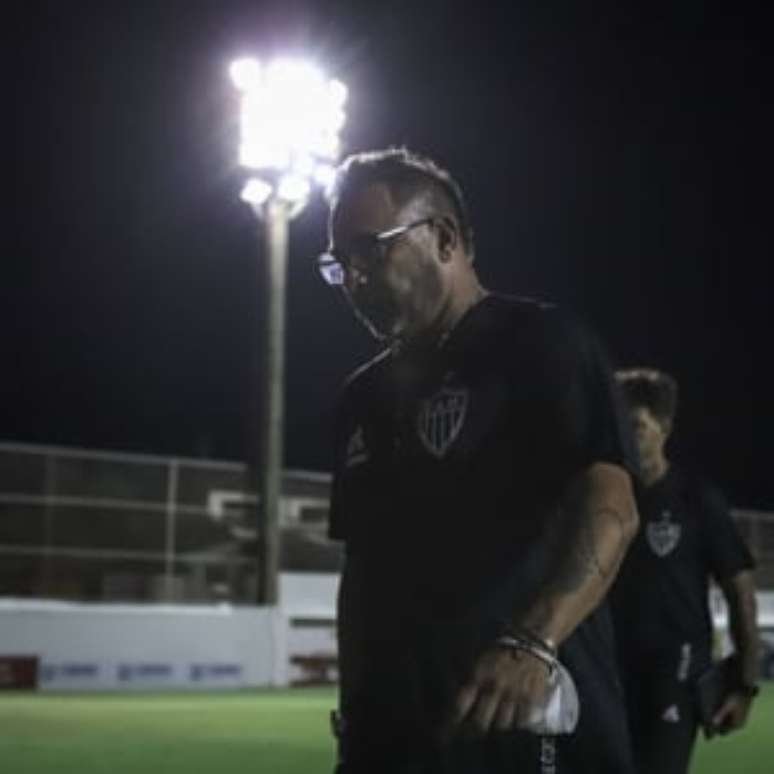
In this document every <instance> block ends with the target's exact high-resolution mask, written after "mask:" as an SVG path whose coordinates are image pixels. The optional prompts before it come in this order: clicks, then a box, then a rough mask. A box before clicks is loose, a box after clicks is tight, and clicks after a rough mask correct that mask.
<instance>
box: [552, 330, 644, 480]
mask: <svg viewBox="0 0 774 774" xmlns="http://www.w3.org/2000/svg"><path fill="white" fill-rule="evenodd" d="M555 335H558V336H560V340H559V341H558V342H557V344H556V353H555V355H554V357H555V358H556V363H555V371H556V374H557V377H556V378H557V379H558V380H559V382H560V383H559V384H558V385H557V387H558V389H557V390H556V393H555V395H556V402H555V406H554V407H553V409H552V415H553V416H554V422H555V427H554V430H555V432H556V438H557V443H558V444H559V449H558V452H559V458H560V459H565V460H566V461H567V465H568V466H569V468H571V469H569V470H567V471H566V472H567V473H569V474H571V473H573V472H576V471H578V470H581V469H584V468H586V467H588V466H589V465H591V464H593V463H595V462H608V463H611V464H614V465H619V466H621V467H623V468H625V469H626V470H627V471H629V472H630V473H631V474H632V475H634V476H636V475H637V472H638V463H637V455H636V451H635V447H634V443H633V439H632V436H631V431H630V426H629V422H628V420H627V417H626V413H625V410H624V404H623V400H622V397H621V394H620V390H619V388H618V386H617V385H616V383H615V380H614V378H613V371H612V367H611V365H610V361H609V359H608V356H607V354H606V352H605V350H604V347H603V346H602V344H601V342H600V341H599V339H598V338H597V336H596V335H595V334H594V333H593V332H592V331H590V330H589V329H588V328H586V327H585V326H583V325H582V324H580V323H578V322H577V321H572V320H567V319H566V318H565V319H564V320H563V321H562V322H561V327H560V328H559V329H558V331H557V334H555Z"/></svg>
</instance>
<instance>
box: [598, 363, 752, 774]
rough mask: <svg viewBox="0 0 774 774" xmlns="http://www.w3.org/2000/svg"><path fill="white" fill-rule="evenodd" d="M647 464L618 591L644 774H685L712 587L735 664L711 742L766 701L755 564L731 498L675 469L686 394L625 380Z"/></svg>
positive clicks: (706, 661)
mask: <svg viewBox="0 0 774 774" xmlns="http://www.w3.org/2000/svg"><path fill="white" fill-rule="evenodd" d="M616 378H617V381H618V383H619V384H620V386H621V389H622V392H623V396H624V402H625V404H626V405H627V407H628V411H629V415H630V418H631V422H632V425H633V430H634V438H635V442H636V445H637V449H638V452H639V458H640V471H641V480H640V482H638V484H636V485H635V492H636V497H637V508H638V511H639V514H640V531H639V533H638V535H637V537H636V538H635V540H634V542H633V544H632V546H631V549H630V550H629V552H628V554H627V557H626V559H625V560H624V563H623V566H622V568H621V571H620V573H619V576H618V578H617V580H616V583H615V585H614V588H613V591H612V595H611V596H612V606H613V614H614V621H615V628H616V638H617V645H618V650H619V663H620V668H621V675H622V679H623V683H624V693H625V696H626V703H627V709H628V718H629V728H630V733H631V737H632V745H633V749H634V757H635V763H636V765H637V770H638V774H685V772H686V771H687V770H688V765H689V762H690V758H691V752H692V750H693V746H694V742H695V740H696V734H697V729H698V726H699V715H698V712H697V680H698V678H699V677H700V676H701V675H702V674H704V673H706V671H707V669H708V668H709V667H710V665H711V663H712V655H713V654H712V650H713V647H712V646H713V632H712V619H711V617H710V610H709V597H708V592H709V583H710V579H712V580H714V581H715V582H716V583H717V584H718V585H719V586H720V588H721V589H722V592H723V595H724V597H725V600H726V602H727V605H728V612H729V625H730V633H731V638H732V640H733V644H734V648H735V652H736V656H735V659H734V660H733V674H731V675H730V680H729V681H728V684H727V686H726V689H725V692H724V695H723V696H722V697H721V701H720V705H719V707H718V708H717V709H716V711H715V712H714V717H713V718H712V720H711V724H710V727H709V728H707V729H706V731H707V733H708V735H711V734H713V733H715V732H716V733H720V734H725V733H728V732H731V731H735V730H737V729H739V728H741V727H742V726H743V725H744V724H745V721H746V720H747V716H748V713H749V711H750V706H751V704H752V701H753V699H754V697H755V695H756V694H757V692H758V687H757V685H756V682H757V677H758V675H757V670H758V630H757V625H756V606H755V587H754V579H753V572H752V570H753V560H752V557H751V555H750V552H749V551H748V549H747V547H746V546H745V544H744V542H743V540H742V538H741V536H740V534H739V531H738V530H737V528H736V526H735V524H734V522H733V520H732V518H731V514H730V513H729V508H728V506H727V504H726V502H725V501H724V499H723V497H722V496H721V495H720V493H719V492H718V491H717V490H716V489H715V488H714V487H713V486H711V485H710V484H709V483H707V482H706V481H705V480H704V479H703V478H701V477H700V476H699V475H697V474H696V473H692V472H688V471H687V470H686V469H684V468H682V467H679V466H678V465H675V464H673V463H672V462H671V460H670V459H669V458H668V457H667V455H666V444H667V441H668V439H669V436H670V434H671V432H672V427H673V424H674V419H675V413H676V409H677V392H678V388H677V383H676V382H675V380H674V379H673V378H672V377H671V376H669V375H668V374H666V373H663V372H661V371H658V370H656V369H652V368H633V369H628V370H622V371H618V372H617V373H616Z"/></svg>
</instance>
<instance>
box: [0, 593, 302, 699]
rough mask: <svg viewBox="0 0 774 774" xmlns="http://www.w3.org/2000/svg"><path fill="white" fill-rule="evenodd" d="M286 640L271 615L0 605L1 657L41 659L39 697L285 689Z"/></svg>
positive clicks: (220, 609)
mask: <svg viewBox="0 0 774 774" xmlns="http://www.w3.org/2000/svg"><path fill="white" fill-rule="evenodd" d="M285 636H286V624H285V619H284V616H283V615H282V614H281V612H280V611H279V610H278V609H275V608H248V607H244V608H235V607H231V606H230V605H219V606H215V607H200V606H173V605H158V606H156V605H94V604H91V605H85V604H84V605H79V604H71V603H65V602H54V601H38V600H0V655H5V656H9V655H33V656H37V657H38V658H39V664H40V671H39V686H40V688H41V690H128V689H146V690H147V689H152V690H163V689H174V690H181V689H194V690H196V689H203V690H206V689H235V688H247V687H257V686H270V685H285V684H286V683H287V645H286V643H285Z"/></svg>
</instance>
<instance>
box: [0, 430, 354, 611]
mask: <svg viewBox="0 0 774 774" xmlns="http://www.w3.org/2000/svg"><path fill="white" fill-rule="evenodd" d="M329 490H330V477H329V476H328V475H326V474H321V473H310V472H304V471H286V472H285V473H284V475H283V481H282V500H281V503H280V524H281V545H282V548H281V559H280V562H281V567H282V569H285V570H293V571H302V572H303V571H316V572H320V571H336V570H338V568H339V566H340V561H341V556H340V550H339V549H338V548H337V546H335V545H333V544H331V543H329V542H328V541H327V540H326V538H325V524H326V520H327V509H328V498H329ZM254 492H255V488H254V487H253V486H251V485H250V474H249V471H248V469H247V467H246V466H245V465H243V464H239V463H228V462H217V461H213V460H195V459H177V458H167V457H154V456H149V455H135V454H117V453H107V452H96V451H90V450H73V449H63V448H52V447H39V446H28V445H19V444H0V596H12V597H35V598H53V599H68V600H81V601H86V600H88V601H97V600H101V601H147V602H152V601H157V602H163V601H170V602H171V601H174V602H215V601H229V602H234V603H251V602H253V601H254V600H255V595H256V583H257V569H258V565H257V556H258V541H259V540H260V539H261V531H260V529H258V527H257V516H256V497H255V494H254Z"/></svg>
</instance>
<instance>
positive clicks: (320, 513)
mask: <svg viewBox="0 0 774 774" xmlns="http://www.w3.org/2000/svg"><path fill="white" fill-rule="evenodd" d="M254 492H255V488H254V487H253V486H251V485H250V474H249V471H248V469H247V467H246V466H245V465H244V464H240V463H231V462H218V461H214V460H195V459H177V458H169V457H155V456H150V455H137V454H118V453H108V452H97V451H91V450H74V449H64V448H53V447H42V446H29V445H21V444H0V596H13V597H35V598H53V599H70V600H93V601H96V600H101V601H159V602H161V601H174V602H213V601H229V602H235V603H251V602H253V601H254V600H255V595H256V582H257V581H256V579H257V556H258V540H259V539H260V530H259V529H258V528H257V517H256V507H255V506H256V498H255V494H254ZM329 495H330V476H329V475H327V474H323V473H311V472H304V471H285V473H284V475H283V481H282V500H281V503H280V524H281V558H280V566H281V568H282V569H283V570H286V571H301V572H304V571H311V572H335V571H338V569H339V568H340V564H341V550H340V548H339V547H338V546H336V545H335V544H332V543H330V542H328V541H327V539H326V537H325V529H326V521H327V512H328V499H329ZM734 516H735V518H736V520H737V523H738V524H739V526H740V528H741V530H742V533H743V535H744V537H745V539H746V541H747V543H748V545H749V546H750V548H751V550H752V552H753V554H754V555H755V557H756V559H757V562H758V569H757V581H758V587H759V588H761V589H774V513H770V512H763V511H753V510H743V509H735V510H734Z"/></svg>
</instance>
